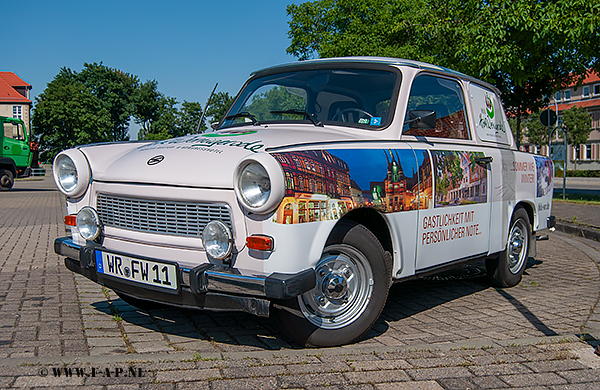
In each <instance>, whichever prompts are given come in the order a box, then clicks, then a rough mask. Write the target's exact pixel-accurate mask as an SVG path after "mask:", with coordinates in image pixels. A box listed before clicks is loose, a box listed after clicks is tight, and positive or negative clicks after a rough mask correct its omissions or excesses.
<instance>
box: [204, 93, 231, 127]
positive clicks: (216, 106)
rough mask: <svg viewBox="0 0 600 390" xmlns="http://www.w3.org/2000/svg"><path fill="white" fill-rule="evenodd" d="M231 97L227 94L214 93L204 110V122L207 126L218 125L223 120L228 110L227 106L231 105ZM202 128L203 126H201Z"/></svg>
mask: <svg viewBox="0 0 600 390" xmlns="http://www.w3.org/2000/svg"><path fill="white" fill-rule="evenodd" d="M233 99H234V97H233V96H230V95H229V94H228V93H227V92H217V93H215V94H214V95H213V96H212V98H211V100H210V104H209V106H208V109H207V110H206V114H205V116H206V118H204V119H205V121H207V123H209V124H213V123H218V122H220V121H221V119H223V117H224V116H225V114H226V113H227V110H229V106H231V103H233ZM202 125H203V126H204V124H202Z"/></svg>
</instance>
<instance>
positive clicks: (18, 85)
mask: <svg viewBox="0 0 600 390" xmlns="http://www.w3.org/2000/svg"><path fill="white" fill-rule="evenodd" d="M30 90H31V85H30V84H28V83H26V82H25V81H23V80H22V79H21V78H20V77H19V76H17V75H16V74H15V73H13V72H0V116H7V117H11V118H19V119H22V120H23V122H25V124H26V125H27V128H29V118H30V111H31V106H32V103H31V100H30V99H29V91H30Z"/></svg>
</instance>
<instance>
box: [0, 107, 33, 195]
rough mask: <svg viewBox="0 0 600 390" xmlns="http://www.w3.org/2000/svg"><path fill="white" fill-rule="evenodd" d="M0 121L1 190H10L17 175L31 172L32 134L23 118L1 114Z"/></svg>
mask: <svg viewBox="0 0 600 390" xmlns="http://www.w3.org/2000/svg"><path fill="white" fill-rule="evenodd" d="M0 123H1V124H2V128H3V132H2V137H0V150H1V151H2V154H1V155H0V190H1V191H8V190H10V189H11V188H12V187H13V184H14V182H15V178H16V177H27V176H29V175H30V174H31V168H30V165H31V161H32V157H33V155H32V153H31V147H30V144H29V141H30V135H29V134H28V133H27V128H26V127H25V123H24V122H23V121H22V120H20V119H15V118H8V117H3V116H0Z"/></svg>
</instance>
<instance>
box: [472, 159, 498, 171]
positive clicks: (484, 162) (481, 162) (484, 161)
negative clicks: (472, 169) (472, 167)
mask: <svg viewBox="0 0 600 390" xmlns="http://www.w3.org/2000/svg"><path fill="white" fill-rule="evenodd" d="M473 161H474V162H475V164H477V165H480V166H482V167H484V168H487V165H488V164H490V163H491V162H492V161H494V158H493V157H492V156H475V157H474V158H473Z"/></svg>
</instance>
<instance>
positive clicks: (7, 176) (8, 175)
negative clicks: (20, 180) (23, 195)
mask: <svg viewBox="0 0 600 390" xmlns="http://www.w3.org/2000/svg"><path fill="white" fill-rule="evenodd" d="M14 183H15V177H14V176H13V174H12V172H11V171H9V170H8V169H0V191H8V190H10V189H11V188H12V187H13V184H14Z"/></svg>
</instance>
